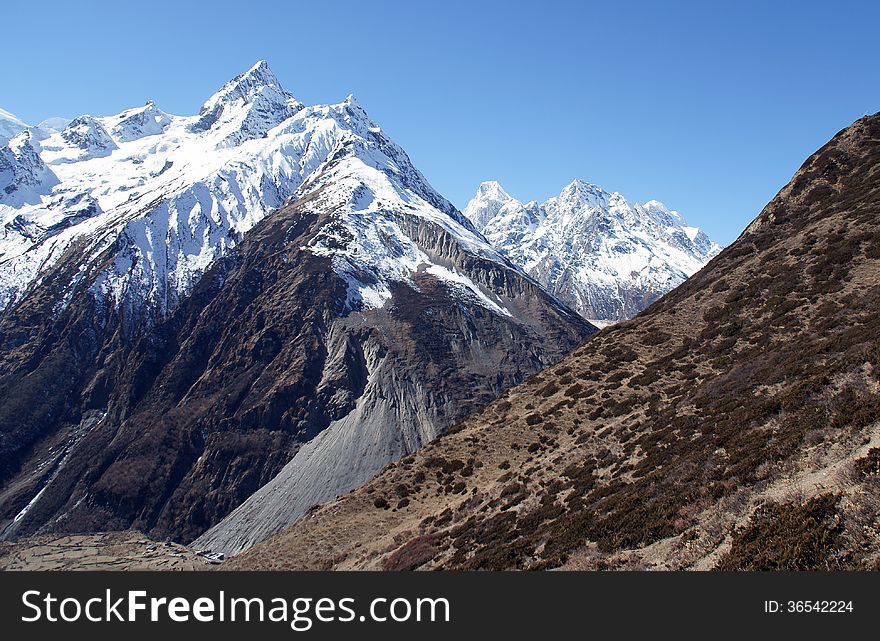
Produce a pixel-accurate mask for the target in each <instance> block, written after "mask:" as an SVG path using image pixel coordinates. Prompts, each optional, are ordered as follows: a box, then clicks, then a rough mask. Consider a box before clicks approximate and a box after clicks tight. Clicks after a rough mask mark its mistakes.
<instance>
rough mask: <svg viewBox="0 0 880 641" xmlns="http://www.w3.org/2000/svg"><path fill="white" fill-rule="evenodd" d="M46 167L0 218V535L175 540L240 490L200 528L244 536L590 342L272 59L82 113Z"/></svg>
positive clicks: (352, 109)
mask: <svg viewBox="0 0 880 641" xmlns="http://www.w3.org/2000/svg"><path fill="white" fill-rule="evenodd" d="M98 127H100V129H98ZM258 131H260V132H262V133H260V134H259V135H257V134H256V133H255V132H258ZM65 132H66V133H65ZM105 136H106V138H105ZM107 139H109V140H110V142H111V143H112V145H111V144H109V143H107ZM102 141H103V143H102ZM160 142H161V144H158V143H160ZM105 143H106V144H105ZM174 145H177V147H174ZM199 145H210V148H211V149H212V150H213V151H212V154H211V155H210V157H209V158H208V160H206V161H205V162H207V163H208V164H209V165H210V166H208V165H201V164H197V163H196V161H195V160H194V159H193V157H192V155H191V154H192V153H193V152H192V149H197V148H201V147H199ZM169 147H170V148H171V149H172V150H173V149H176V150H177V151H176V152H172V153H168V149H169ZM206 148H207V147H206ZM159 149H162V150H163V151H162V152H160V151H159ZM134 152H137V155H135V156H132V154H133V153H134ZM166 153H167V155H166ZM86 156H87V157H86ZM132 157H135V158H136V159H138V160H139V161H140V162H137V163H132V161H131V160H130V159H131V158H132ZM42 158H43V160H44V161H46V162H47V165H48V166H50V167H57V168H58V172H59V179H60V181H61V182H60V185H59V186H57V187H55V188H54V189H53V191H52V192H51V193H50V194H49V195H48V196H45V197H41V199H40V200H39V201H38V202H37V203H32V204H29V205H27V206H22V207H18V208H14V207H12V205H10V204H8V203H7V204H6V205H5V207H6V209H5V210H3V211H4V212H5V213H4V216H6V218H5V220H7V221H8V223H7V225H6V230H7V236H6V240H7V243H6V245H4V251H6V252H7V253H6V254H5V255H4V262H3V263H2V266H3V276H4V278H6V280H5V281H4V282H6V283H10V284H11V285H10V289H9V290H7V291H8V292H10V293H9V298H8V301H9V302H8V304H7V305H6V307H5V309H4V310H3V312H2V315H0V363H2V368H0V371H2V374H0V453H2V457H0V461H2V462H0V483H2V486H0V518H2V520H3V528H4V536H6V537H16V536H20V535H24V534H29V533H33V532H47V531H55V532H64V531H67V532H69V531H78V532H82V531H99V530H108V529H127V528H130V527H136V528H139V529H142V530H143V531H145V532H147V533H149V534H150V535H152V536H154V537H170V538H175V539H178V540H186V541H189V540H191V539H193V538H194V537H196V536H198V535H200V534H202V533H203V532H204V531H205V530H207V529H208V528H211V527H212V526H215V525H217V524H218V523H220V522H221V521H222V520H223V519H224V517H226V516H227V515H228V514H229V513H230V512H231V511H233V510H234V509H235V508H236V507H238V506H239V505H240V504H242V503H244V502H245V501H247V500H248V499H249V497H251V496H252V495H254V499H253V500H251V501H248V502H247V503H245V506H243V507H242V509H241V510H239V511H236V512H233V516H230V520H229V521H228V523H232V524H233V525H232V526H231V527H227V526H223V525H222V524H221V526H219V527H218V528H215V529H214V530H212V532H211V534H210V540H211V541H212V542H214V543H216V544H218V545H221V544H222V545H223V546H229V547H230V548H231V549H241V548H243V547H246V546H248V545H250V544H252V543H254V542H256V541H259V540H260V539H261V538H262V537H263V536H266V535H267V534H269V533H271V532H273V531H275V530H277V529H279V528H281V527H283V526H285V525H287V524H289V523H291V522H293V520H295V519H296V518H297V517H298V516H299V515H301V514H302V513H303V512H304V511H305V510H306V509H307V508H308V507H310V506H311V505H312V504H314V503H316V502H319V501H323V500H327V499H332V498H333V497H335V496H336V495H337V494H340V493H343V492H345V491H348V490H350V489H352V488H353V487H355V486H357V485H358V484H360V483H362V482H363V481H365V480H367V479H368V478H370V477H371V476H372V475H374V474H375V473H376V472H377V471H379V470H380V469H381V468H382V467H383V466H384V465H385V464H387V463H388V462H390V461H393V460H395V459H397V458H399V457H401V456H404V455H407V454H409V453H411V452H412V451H414V450H415V449H417V448H418V447H420V446H422V445H423V444H424V443H426V442H427V441H429V440H431V439H433V438H434V437H436V436H437V435H438V434H440V433H442V432H443V431H444V430H445V429H447V428H448V427H449V426H450V425H451V424H453V423H454V422H455V421H457V420H459V419H461V418H463V417H464V416H466V415H467V414H469V413H470V412H472V411H474V410H476V409H478V408H479V407H480V406H482V405H484V404H485V403H488V402H489V401H491V400H492V399H493V398H495V397H497V396H498V395H499V394H500V393H501V392H502V391H503V390H504V389H506V388H507V387H509V386H511V385H514V384H516V383H518V382H520V381H522V380H524V379H525V378H526V377H527V376H529V375H530V374H532V373H534V372H535V371H537V370H538V369H540V368H542V367H545V366H547V365H548V364H550V363H552V362H554V361H555V360H557V359H558V358H561V357H562V356H563V355H564V354H565V353H566V352H567V351H568V350H570V349H571V348H573V347H574V346H575V345H577V344H578V343H579V342H581V341H582V340H583V339H584V338H585V337H586V336H587V335H589V334H590V333H591V332H593V331H594V328H593V327H591V326H590V325H589V324H587V323H586V322H584V321H583V320H582V319H580V317H578V316H577V314H575V313H574V312H573V311H571V310H570V309H568V308H567V307H566V306H565V305H563V304H562V303H560V302H559V301H557V300H556V299H554V298H553V297H552V296H550V295H548V294H546V293H545V292H544V291H543V290H541V288H540V287H539V286H538V285H537V284H536V283H535V282H534V281H532V280H531V279H529V278H528V277H527V276H525V275H524V274H523V273H522V272H520V271H519V270H518V269H517V268H515V267H514V266H513V265H512V264H510V263H509V262H508V261H507V260H506V259H504V258H503V257H502V256H501V255H499V254H498V252H497V251H495V250H494V249H493V248H492V247H491V246H490V245H489V244H488V243H486V242H485V240H484V239H483V238H482V237H481V236H480V235H479V234H478V233H476V232H475V230H474V229H473V227H472V226H471V225H470V223H469V222H468V221H467V219H465V218H464V217H463V216H462V215H461V214H460V213H459V212H457V211H456V210H455V209H454V208H453V207H452V206H451V205H450V204H449V203H448V202H447V201H446V200H445V199H443V198H442V197H441V196H440V195H439V194H437V193H436V192H435V191H434V190H433V189H432V188H431V187H430V185H429V184H428V183H427V181H426V180H425V179H424V177H423V176H422V175H421V174H420V173H419V172H418V171H417V170H416V169H415V168H414V167H413V166H412V164H411V163H410V161H409V158H408V157H407V156H406V154H405V153H404V152H403V150H401V149H400V148H399V147H397V146H396V145H395V144H394V143H393V142H392V141H391V140H389V139H388V138H387V137H385V136H384V134H382V132H381V130H380V129H379V128H378V127H377V126H376V125H375V124H374V123H373V122H371V121H370V119H369V118H368V116H367V115H366V113H365V111H364V110H363V109H362V108H361V107H360V106H359V105H358V104H357V102H356V101H355V100H354V99H353V98H350V99H348V100H346V101H345V102H343V103H341V104H339V105H330V106H318V107H304V106H302V105H301V104H299V103H298V102H296V101H295V100H294V99H293V98H292V97H291V96H290V95H289V94H287V93H286V92H284V91H283V90H282V89H280V87H279V86H277V81H276V80H275V79H274V76H272V75H271V72H269V71H268V68H267V67H265V66H264V65H259V64H258V65H256V66H255V67H254V68H253V69H252V70H251V71H249V72H248V73H247V74H244V75H243V76H240V77H238V78H236V79H234V80H233V81H232V82H231V83H229V84H227V86H225V87H224V88H223V89H222V90H221V91H220V92H219V93H218V94H217V95H216V96H215V97H214V98H212V99H211V100H209V101H208V102H207V103H206V106H205V108H203V110H202V113H200V114H199V116H197V117H192V118H180V117H176V116H175V117H172V116H168V115H167V114H163V113H161V112H159V111H158V110H157V109H156V108H155V106H154V105H147V106H146V107H145V108H142V109H137V110H130V111H129V112H125V113H124V114H122V115H121V116H120V117H110V118H103V119H99V118H91V119H85V118H83V119H77V120H75V121H74V122H73V123H71V125H70V127H69V130H68V129H65V131H64V132H62V133H61V134H58V135H57V136H55V137H52V138H49V139H48V140H47V142H46V144H44V145H43V155H42ZM62 158H63V159H64V162H62V161H61V160H59V159H62ZM126 163H128V164H129V165H133V168H131V167H130V168H129V170H127V171H130V172H131V173H130V174H127V175H126V174H122V175H120V174H119V173H112V172H113V171H114V170H115V169H117V168H121V167H125V166H127V165H126ZM212 163H213V164H212ZM216 163H221V164H220V169H217V166H216ZM145 165H149V166H151V167H153V170H152V171H151V172H149V176H150V177H149V178H146V177H145V176H144V175H141V173H138V172H142V169H141V168H142V167H143V166H145ZM77 166H79V167H80V169H82V168H83V167H87V168H89V171H98V174H97V176H96V177H95V178H94V179H93V182H89V181H88V180H86V177H85V174H84V173H79V174H77V173H76V172H75V171H74V169H76V167H77ZM194 167H197V168H198V171H196V169H194ZM99 170H100V171H99ZM270 170H271V171H270ZM83 171H84V170H83ZM102 171H107V172H111V173H109V174H106V175H105V174H103V173H100V172H102ZM120 171H122V169H120ZM174 172H179V173H174ZM204 172H207V175H208V177H207V178H205V177H204V176H205V173H204ZM211 172H214V173H211ZM169 175H171V176H172V178H168V176H169ZM270 175H271V179H270V177H269V176H270ZM194 177H199V180H197V181H195V182H193V178H194ZM129 178H131V179H132V180H134V183H133V185H136V186H133V187H132V189H134V190H135V195H134V196H133V199H132V198H128V199H122V198H121V197H120V195H119V194H118V193H117V192H118V191H119V190H120V189H122V188H121V187H119V185H118V184H117V183H119V182H120V181H122V182H125V180H127V179H129ZM151 181H152V182H151ZM252 181H257V184H254V182H252ZM111 183H112V186H114V188H115V190H116V191H113V190H111V189H110V186H111ZM123 186H124V185H123ZM258 186H259V187H258ZM58 190H60V191H58ZM122 191H123V192H124V191H126V190H125V189H122ZM62 194H63V197H61V195H62ZM284 200H286V201H287V203H286V204H284V205H283V206H281V207H280V208H278V209H277V210H275V211H271V212H270V205H271V204H272V203H274V202H278V201H284ZM59 202H63V207H62V208H61V209H60V210H58V209H53V207H54V206H55V205H56V204H57V203H59ZM135 202H136V203H138V204H134V203H135ZM75 204H77V207H74V205H75ZM250 205H253V208H251V207H250ZM50 223H51V224H50ZM28 248H29V249H28ZM41 252H44V253H43V254H41ZM38 254H41V255H42V256H43V260H42V262H40V263H39V265H37V263H34V262H33V261H34V256H35V255H38ZM34 265H37V267H34ZM267 484H269V485H267ZM263 486H266V489H264V490H262V491H261V492H260V493H258V494H257V495H255V493H256V492H257V491H258V490H260V488H261V487H263ZM266 497H268V498H266Z"/></svg>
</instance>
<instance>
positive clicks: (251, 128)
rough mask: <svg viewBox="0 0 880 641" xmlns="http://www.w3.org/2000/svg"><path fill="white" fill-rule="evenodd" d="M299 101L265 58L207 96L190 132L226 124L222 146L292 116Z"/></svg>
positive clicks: (259, 132)
mask: <svg viewBox="0 0 880 641" xmlns="http://www.w3.org/2000/svg"><path fill="white" fill-rule="evenodd" d="M302 107H303V104H302V103H301V102H300V101H299V100H297V99H296V98H295V97H294V96H293V94H291V93H290V92H288V91H286V90H285V89H284V87H282V86H281V83H280V82H279V81H278V78H277V77H276V76H275V74H274V73H273V72H272V70H271V69H270V68H269V65H268V63H267V62H266V61H265V60H261V61H259V62H258V63H257V64H255V65H254V66H253V67H251V68H250V69H248V70H247V71H246V72H244V73H243V74H241V75H239V76H236V77H235V78H233V79H232V80H230V81H229V82H227V83H226V84H225V85H223V87H222V88H221V89H220V91H218V92H217V93H215V94H214V95H213V96H211V97H210V98H209V99H208V100H207V101H206V102H205V104H204V105H202V108H201V110H199V119H198V120H197V121H196V122H195V123H194V124H193V125H192V130H193V131H207V130H209V129H218V128H222V127H224V126H230V127H231V129H232V130H233V131H232V132H231V133H230V134H229V135H228V136H226V138H225V139H224V143H225V144H226V145H229V146H231V145H236V144H239V143H240V142H242V141H243V140H248V139H251V138H259V137H261V136H263V135H264V134H265V133H266V132H267V131H268V130H269V129H271V128H272V127H275V126H276V125H278V124H279V123H281V122H283V121H284V120H286V119H288V118H290V117H291V116H293V115H294V114H295V113H296V112H297V111H299V110H300V109H302Z"/></svg>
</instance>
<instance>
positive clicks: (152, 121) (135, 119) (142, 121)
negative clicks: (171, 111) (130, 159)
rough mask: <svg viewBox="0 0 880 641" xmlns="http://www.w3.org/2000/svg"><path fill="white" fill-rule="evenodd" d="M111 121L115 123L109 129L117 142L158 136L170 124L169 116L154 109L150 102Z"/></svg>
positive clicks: (124, 112) (154, 106) (152, 103)
mask: <svg viewBox="0 0 880 641" xmlns="http://www.w3.org/2000/svg"><path fill="white" fill-rule="evenodd" d="M111 120H112V121H115V124H114V125H113V128H112V129H111V132H112V135H113V137H114V138H115V139H116V140H118V141H119V142H129V141H132V140H137V139H139V138H143V137H144V136H154V135H156V134H160V133H162V132H163V131H165V129H166V128H167V127H168V125H169V124H171V116H169V115H168V114H166V113H165V112H164V111H162V110H161V109H159V108H158V107H156V103H154V102H153V101H152V100H149V101H147V103H146V104H145V105H144V106H143V107H137V108H135V109H129V110H127V111H123V112H122V113H121V114H119V115H118V116H114V117H113V118H112V119H111Z"/></svg>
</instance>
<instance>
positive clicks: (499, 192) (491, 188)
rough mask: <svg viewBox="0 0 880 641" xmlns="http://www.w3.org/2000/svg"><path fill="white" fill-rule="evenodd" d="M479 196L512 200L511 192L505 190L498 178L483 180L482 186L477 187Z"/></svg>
mask: <svg viewBox="0 0 880 641" xmlns="http://www.w3.org/2000/svg"><path fill="white" fill-rule="evenodd" d="M477 197H478V198H481V197H482V198H488V199H492V200H500V201H507V200H512V197H511V196H510V194H508V193H507V192H506V191H504V187H502V186H501V183H499V182H498V181H497V180H487V181H485V182H481V183H480V186H479V187H478V188H477Z"/></svg>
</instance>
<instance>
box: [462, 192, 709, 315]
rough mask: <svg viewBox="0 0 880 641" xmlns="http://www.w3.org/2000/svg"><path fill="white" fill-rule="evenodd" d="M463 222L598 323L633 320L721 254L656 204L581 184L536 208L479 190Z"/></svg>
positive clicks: (504, 194) (697, 231) (674, 214)
mask: <svg viewBox="0 0 880 641" xmlns="http://www.w3.org/2000/svg"><path fill="white" fill-rule="evenodd" d="M464 214H465V216H467V217H468V218H469V219H470V220H471V222H472V223H473V224H474V226H475V227H476V228H477V229H478V230H479V231H480V232H482V233H483V235H484V236H485V237H486V239H487V240H489V242H491V243H492V244H493V246H494V247H495V248H496V249H498V250H499V251H500V252H501V253H502V254H504V255H505V256H506V257H507V258H509V259H510V260H511V261H512V262H513V263H514V264H516V265H518V266H520V267H521V268H522V269H523V270H524V271H525V272H526V273H527V274H529V276H531V277H532V278H534V279H535V280H537V281H538V282H539V283H540V284H541V285H542V286H543V287H544V288H545V289H547V291H549V292H550V293H552V294H553V295H555V296H556V297H558V298H559V299H560V300H562V301H564V302H565V303H567V304H568V305H569V306H571V307H572V308H573V309H575V310H576V311H577V312H579V313H580V314H581V315H582V316H584V317H585V318H589V319H591V320H594V321H600V322H603V323H608V322H615V321H619V320H624V319H627V318H632V317H633V316H635V315H636V314H638V313H639V312H640V311H642V310H643V309H644V308H645V307H647V306H648V305H650V304H651V303H652V302H654V301H655V300H657V299H658V298H659V297H660V296H662V295H663V294H665V293H666V292H668V291H670V290H672V289H673V288H675V287H677V286H678V285H680V284H681V283H683V282H684V281H685V279H687V278H688V277H690V276H692V275H693V274H694V273H696V272H697V271H698V270H700V269H701V268H702V267H703V266H704V265H705V264H706V263H707V262H708V261H709V260H710V259H711V258H712V257H714V256H715V255H717V254H718V252H719V251H720V250H721V248H720V247H719V246H718V245H717V244H716V243H714V242H712V241H711V240H709V238H708V236H706V234H705V233H704V232H702V231H701V230H700V229H698V228H696V227H690V226H688V224H687V222H686V221H685V219H684V218H683V217H682V216H681V214H679V213H678V212H676V211H670V210H669V209H667V208H666V206H665V205H663V203H660V202H657V201H656V200H651V201H648V202H646V203H645V204H643V205H641V204H639V203H632V202H629V201H627V200H626V199H625V198H624V197H623V196H621V195H620V194H618V193H613V194H611V193H608V192H607V191H605V190H603V189H601V188H600V187H597V186H596V185H591V184H589V183H586V182H583V181H581V180H575V181H573V182H572V183H570V184H569V185H567V186H566V187H565V188H564V189H563V190H562V192H561V193H560V194H559V195H558V196H554V197H553V198H550V199H549V200H547V201H546V202H544V203H542V204H539V203H537V202H535V201H530V202H528V203H525V204H523V203H521V202H520V201H518V200H516V199H515V198H512V197H511V196H509V195H508V194H507V192H505V191H504V189H503V188H502V187H501V185H499V184H498V183H497V182H494V181H492V182H484V183H482V184H481V185H480V187H479V189H478V190H477V193H476V195H475V196H474V198H473V199H472V200H471V201H470V202H469V203H468V205H467V207H466V208H465V210H464Z"/></svg>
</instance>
